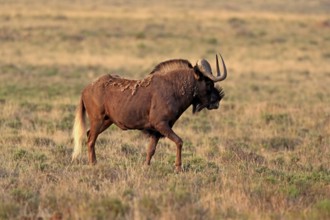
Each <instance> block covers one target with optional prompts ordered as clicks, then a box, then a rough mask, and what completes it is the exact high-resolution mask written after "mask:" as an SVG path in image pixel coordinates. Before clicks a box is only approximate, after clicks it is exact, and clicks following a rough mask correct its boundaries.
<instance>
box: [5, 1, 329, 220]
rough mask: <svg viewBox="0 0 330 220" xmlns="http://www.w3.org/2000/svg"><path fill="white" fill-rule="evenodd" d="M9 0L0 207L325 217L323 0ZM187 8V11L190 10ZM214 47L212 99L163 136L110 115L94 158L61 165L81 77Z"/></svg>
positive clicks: (71, 213) (24, 211)
mask: <svg viewBox="0 0 330 220" xmlns="http://www.w3.org/2000/svg"><path fill="white" fill-rule="evenodd" d="M79 2H80V3H79V4H78V3H77V4H72V3H65V2H64V1H63V2H61V1H60V2H59V1H47V4H46V3H44V2H42V3H41V1H39V0H33V1H24V0H21V1H8V2H7V1H6V2H2V5H1V8H0V41H1V44H0V56H1V59H0V129H1V137H0V147H1V149H2V154H1V155H0V195H1V196H0V219H15V218H22V219H29V218H30V219H35V218H39V217H41V218H46V219H48V218H53V219H61V218H63V219H114V218H117V219H329V218H330V193H329V192H330V105H329V103H330V87H329V84H330V62H329V61H330V49H329V48H330V37H329V30H330V17H329V15H328V14H327V12H328V11H329V8H328V4H327V2H326V1H322V0H317V1H311V2H308V3H307V2H304V1H298V4H297V2H296V1H286V3H285V4H284V3H283V4H282V3H278V1H275V0H274V1H267V2H268V3H267V4H266V3H263V1H257V0H254V1H249V3H245V1H237V3H236V2H235V3H214V4H211V2H212V3H213V1H170V2H168V3H158V2H151V3H150V1H145V0H139V1H134V2H133V1H128V3H126V4H124V3H122V2H121V1H114V0H113V1H101V0H100V1H96V2H95V1H93V3H92V2H91V1H87V0H84V1H79ZM188 9H189V10H188ZM219 51H221V53H222V55H223V56H224V58H225V60H226V64H227V66H228V68H229V77H228V79H227V80H226V81H225V82H223V83H222V84H221V86H222V87H223V88H224V90H225V92H226V96H225V99H224V100H223V102H222V106H221V108H220V110H217V111H209V112H207V111H204V112H201V113H200V114H198V115H196V116H194V115H192V113H191V109H188V111H187V112H186V113H185V114H184V115H183V116H182V117H181V118H180V120H179V121H178V123H177V124H176V126H175V131H177V133H178V134H179V135H180V136H181V137H182V138H183V140H184V141H185V142H184V148H183V163H184V164H183V167H184V170H185V171H184V172H183V173H181V174H175V173H174V159H175V148H174V146H173V144H172V143H171V142H169V141H168V140H161V142H160V144H159V146H158V149H157V152H156V155H155V157H154V158H153V161H152V165H151V166H150V167H145V166H143V162H144V158H145V155H146V153H145V150H146V149H145V147H146V143H147V140H146V139H145V138H144V137H143V136H142V134H140V133H139V132H137V131H127V132H123V131H121V130H119V129H118V128H116V127H111V128H109V129H108V130H107V131H106V132H105V133H104V134H102V135H101V136H100V137H99V139H98V142H97V148H96V149H97V157H98V164H97V165H96V166H94V167H90V166H88V165H87V155H86V149H85V151H84V154H83V155H84V156H83V157H82V159H81V161H79V163H76V164H70V156H71V153H72V140H71V137H70V133H71V129H72V122H73V117H74V111H75V106H76V103H77V102H78V98H79V95H80V91H81V89H82V88H83V87H84V85H86V84H87V83H88V82H90V81H92V80H93V79H94V78H96V77H98V76H100V75H101V74H104V73H117V74H121V75H123V76H125V77H130V78H142V77H143V76H144V75H145V74H147V73H148V72H149V71H150V70H151V69H152V67H153V66H154V65H155V64H157V63H159V62H161V61H164V60H165V59H169V58H186V59H189V60H190V61H191V62H194V61H195V60H197V59H199V58H200V57H205V58H207V59H209V60H210V62H211V63H214V54H215V53H216V52H219Z"/></svg>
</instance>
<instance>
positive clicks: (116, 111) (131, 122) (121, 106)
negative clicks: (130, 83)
mask: <svg viewBox="0 0 330 220" xmlns="http://www.w3.org/2000/svg"><path fill="white" fill-rule="evenodd" d="M107 98H108V99H109V102H105V105H106V106H105V107H106V112H107V115H108V116H109V118H111V120H112V122H113V123H114V124H115V125H117V126H118V127H119V128H121V129H124V130H127V129H139V130H143V129H146V128H150V127H151V125H150V122H149V112H150V97H149V96H148V94H144V93H143V92H142V91H141V92H139V91H138V92H137V93H136V94H134V95H132V94H131V93H130V92H129V91H112V93H111V96H110V97H107Z"/></svg>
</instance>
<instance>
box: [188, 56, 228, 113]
mask: <svg viewBox="0 0 330 220" xmlns="http://www.w3.org/2000/svg"><path fill="white" fill-rule="evenodd" d="M220 58H221V60H222V66H223V69H224V73H223V74H222V75H221V73H220V68H219V62H218V56H216V66H217V76H214V75H213V74H212V69H211V66H210V64H209V62H208V61H207V60H205V59H201V60H198V61H197V63H196V65H195V66H194V70H195V73H196V78H197V80H198V82H197V85H196V91H195V93H196V94H195V97H194V100H193V103H192V104H193V113H195V112H199V111H201V110H202V109H203V108H207V109H209V110H211V109H217V108H219V106H220V100H221V99H222V98H223V97H224V95H225V94H224V92H223V90H222V88H221V87H218V86H215V83H216V82H220V81H222V80H224V79H226V77H227V69H226V65H225V62H224V61H223V58H222V56H221V55H220Z"/></svg>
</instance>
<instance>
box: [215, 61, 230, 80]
mask: <svg viewBox="0 0 330 220" xmlns="http://www.w3.org/2000/svg"><path fill="white" fill-rule="evenodd" d="M219 55H220V58H221V61H222V67H223V71H224V73H223V75H222V76H220V75H221V73H220V68H219V61H218V55H215V59H216V62H217V77H216V80H213V81H214V82H219V81H222V80H224V79H226V77H227V68H226V64H225V61H224V60H223V58H222V56H221V54H219Z"/></svg>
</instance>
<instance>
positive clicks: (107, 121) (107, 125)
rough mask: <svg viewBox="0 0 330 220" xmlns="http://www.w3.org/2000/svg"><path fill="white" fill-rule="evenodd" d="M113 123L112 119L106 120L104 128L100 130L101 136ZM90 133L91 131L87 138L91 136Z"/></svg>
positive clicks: (103, 124)
mask: <svg viewBox="0 0 330 220" xmlns="http://www.w3.org/2000/svg"><path fill="white" fill-rule="evenodd" d="M112 123H113V122H112V121H110V119H107V120H104V121H103V123H102V126H101V128H100V131H99V134H101V133H102V132H103V131H105V130H106V129H107V128H108V127H110V125H112ZM89 132H90V130H88V131H87V138H88V136H89Z"/></svg>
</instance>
